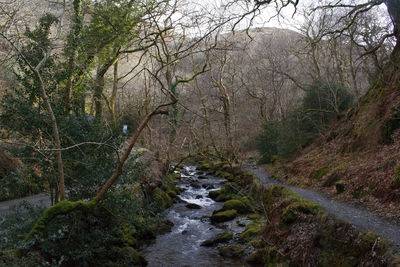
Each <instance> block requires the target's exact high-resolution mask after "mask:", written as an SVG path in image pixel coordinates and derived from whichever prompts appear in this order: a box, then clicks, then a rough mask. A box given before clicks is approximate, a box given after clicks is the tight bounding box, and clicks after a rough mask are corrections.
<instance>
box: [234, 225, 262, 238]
mask: <svg viewBox="0 0 400 267" xmlns="http://www.w3.org/2000/svg"><path fill="white" fill-rule="evenodd" d="M261 231H262V225H261V222H260V221H252V222H251V223H249V224H248V225H247V226H246V228H245V230H244V231H243V232H242V233H241V234H240V236H239V241H240V242H241V243H248V242H250V241H252V240H253V239H255V238H257V237H258V236H259V234H260V233H261Z"/></svg>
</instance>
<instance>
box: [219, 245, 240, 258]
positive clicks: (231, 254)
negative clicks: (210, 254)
mask: <svg viewBox="0 0 400 267" xmlns="http://www.w3.org/2000/svg"><path fill="white" fill-rule="evenodd" d="M218 250H219V254H221V255H222V256H224V257H228V258H239V257H241V256H242V255H243V253H244V248H242V247H239V246H226V247H220V248H219V249H218Z"/></svg>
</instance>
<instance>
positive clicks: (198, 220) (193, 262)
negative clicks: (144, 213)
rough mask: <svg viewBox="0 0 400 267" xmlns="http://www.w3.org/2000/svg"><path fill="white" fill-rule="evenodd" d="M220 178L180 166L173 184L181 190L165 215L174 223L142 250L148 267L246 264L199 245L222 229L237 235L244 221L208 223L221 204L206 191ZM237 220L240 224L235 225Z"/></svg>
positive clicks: (218, 186) (218, 181)
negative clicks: (177, 176)
mask: <svg viewBox="0 0 400 267" xmlns="http://www.w3.org/2000/svg"><path fill="white" fill-rule="evenodd" d="M224 181H225V180H223V179H218V178H216V177H213V176H211V175H207V174H206V173H204V172H202V171H198V170H196V167H195V166H185V167H184V168H183V169H182V171H181V179H179V180H178V184H177V186H178V187H180V188H183V189H184V191H183V192H182V193H181V194H180V195H179V196H178V199H177V200H176V201H175V202H176V203H175V204H174V205H173V206H172V207H171V208H170V210H169V211H168V214H167V216H166V219H167V220H169V221H171V222H173V224H174V226H173V227H172V229H171V232H169V233H166V234H164V235H160V236H158V237H157V238H156V240H155V241H154V242H153V243H151V244H150V245H149V246H148V247H146V248H145V249H144V251H142V254H143V255H144V256H145V258H146V259H147V261H148V263H149V265H148V266H177V267H178V266H182V267H183V266H185V267H186V266H196V267H197V266H248V265H247V264H246V263H245V262H243V261H241V260H240V259H230V258H224V257H222V256H220V255H219V252H218V248H217V247H205V246H201V243H202V242H204V241H205V240H208V239H211V238H213V237H214V236H215V235H217V234H219V233H222V232H225V231H231V232H233V233H234V235H236V236H237V235H238V233H240V232H242V231H243V230H244V226H243V224H246V223H248V220H247V219H246V218H245V217H242V218H241V217H238V219H235V220H234V221H231V222H228V223H225V224H222V225H219V226H215V225H213V224H211V222H210V218H209V217H210V216H211V215H212V213H213V211H214V210H217V209H220V208H221V207H222V203H218V202H215V201H214V200H212V199H211V198H209V197H208V193H209V192H210V191H212V190H218V189H220V188H221V184H222V183H223V182H224ZM188 204H195V205H188ZM238 220H240V222H241V223H240V224H242V226H239V225H238V224H237V221H238Z"/></svg>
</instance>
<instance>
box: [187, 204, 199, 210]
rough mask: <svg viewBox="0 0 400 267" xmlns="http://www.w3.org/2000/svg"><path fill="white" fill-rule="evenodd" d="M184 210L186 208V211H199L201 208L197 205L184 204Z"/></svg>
mask: <svg viewBox="0 0 400 267" xmlns="http://www.w3.org/2000/svg"><path fill="white" fill-rule="evenodd" d="M186 208H188V209H194V210H199V209H201V206H200V205H197V204H194V203H189V204H186Z"/></svg>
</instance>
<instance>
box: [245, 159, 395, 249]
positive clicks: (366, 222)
mask: <svg viewBox="0 0 400 267" xmlns="http://www.w3.org/2000/svg"><path fill="white" fill-rule="evenodd" d="M247 169H251V170H252V171H253V173H254V174H255V175H257V176H258V178H259V179H260V181H261V182H262V183H264V184H278V185H281V186H284V187H287V188H289V189H292V190H293V191H295V192H296V193H298V194H299V195H301V196H302V197H304V198H305V199H308V200H310V201H312V202H315V203H317V204H319V205H321V206H322V207H323V208H324V209H325V210H326V211H327V212H328V213H329V214H332V215H335V216H336V217H338V218H340V219H342V220H344V221H347V222H349V223H351V224H352V225H354V226H355V227H356V228H358V229H361V230H370V231H372V232H375V233H376V234H378V235H380V236H382V237H384V238H386V239H388V240H391V241H393V243H394V245H396V246H397V247H400V222H396V221H389V220H387V219H384V218H382V217H379V216H376V215H374V214H372V213H371V212H369V211H367V210H366V209H364V208H361V207H357V206H355V205H351V204H348V203H342V202H338V201H335V200H331V199H328V198H327V197H325V196H323V195H322V194H321V193H318V192H314V191H311V190H307V189H303V188H298V187H294V186H288V185H285V184H283V183H281V182H279V181H277V180H274V179H272V178H271V177H269V175H268V173H267V172H265V170H263V169H262V168H261V167H256V166H248V167H247Z"/></svg>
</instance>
